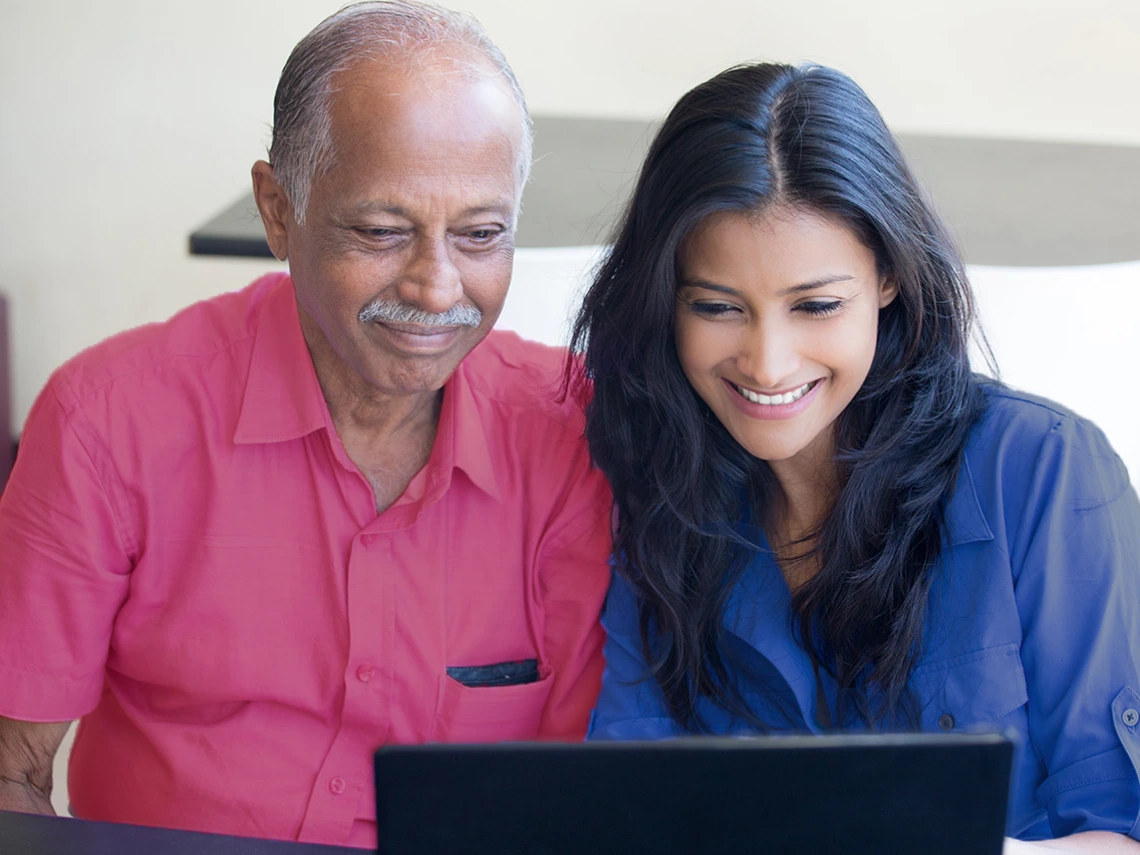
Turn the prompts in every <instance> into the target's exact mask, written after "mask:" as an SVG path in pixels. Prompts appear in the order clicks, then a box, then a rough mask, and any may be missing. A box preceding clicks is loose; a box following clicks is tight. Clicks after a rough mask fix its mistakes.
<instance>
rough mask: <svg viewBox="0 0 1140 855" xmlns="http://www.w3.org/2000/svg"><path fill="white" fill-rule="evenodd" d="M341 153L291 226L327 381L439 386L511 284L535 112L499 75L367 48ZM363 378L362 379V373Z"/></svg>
mask: <svg viewBox="0 0 1140 855" xmlns="http://www.w3.org/2000/svg"><path fill="white" fill-rule="evenodd" d="M334 85H335V87H336V89H337V93H336V95H335V96H334V100H333V104H332V107H331V118H332V138H333V145H334V154H333V162H332V166H331V168H329V169H328V170H327V171H326V172H325V173H324V174H322V175H320V176H318V177H317V178H316V179H315V180H314V182H313V187H312V193H311V196H310V201H309V206H308V210H307V211H306V216H305V224H304V226H298V225H297V224H296V223H295V222H291V223H289V225H288V228H287V236H288V245H287V252H288V256H289V265H290V272H291V274H292V277H293V283H294V286H295V288H296V293H297V303H298V306H299V309H300V315H301V325H302V328H303V329H304V332H305V338H306V341H307V342H308V345H309V349H310V351H311V352H312V354H313V360H314V363H315V364H316V365H317V369H318V373H319V374H320V375H321V379H322V383H323V384H324V385H325V386H326V394H328V391H329V389H328V383H329V380H330V379H332V378H330V377H329V376H328V375H329V372H332V374H333V375H334V378H335V380H334V382H339V383H344V384H347V387H348V388H349V389H353V388H355V389H357V390H361V391H363V392H365V393H368V392H370V391H373V390H374V391H376V392H380V393H381V394H383V395H397V396H398V395H415V394H417V393H424V392H432V391H435V390H438V389H440V388H441V387H442V386H443V384H444V382H445V381H446V380H447V378H448V377H449V376H450V375H451V373H452V372H453V371H454V370H455V367H456V366H457V365H458V364H459V362H460V361H461V360H462V359H463V357H465V356H466V355H467V354H468V353H469V352H470V351H471V349H472V348H473V347H474V346H475V345H476V344H478V343H479V341H480V340H481V339H482V338H483V336H485V335H486V334H487V332H488V331H489V330H490V329H491V327H492V325H493V324H494V323H495V320H496V319H497V318H498V316H499V312H500V310H501V309H502V306H503V301H504V299H505V298H506V295H507V286H508V285H509V284H510V278H511V263H512V260H513V256H514V226H515V216H516V212H517V210H518V203H519V196H520V193H521V190H522V187H521V174H520V163H519V155H520V151H521V147H522V140H521V133H522V119H521V115H520V112H519V107H518V104H517V103H516V101H515V99H514V96H513V95H512V94H511V92H510V91H509V90H508V89H507V88H506V85H505V84H504V83H503V82H502V80H501V78H499V77H497V76H491V75H487V76H480V77H475V78H472V77H471V76H470V74H469V73H467V72H464V71H461V70H459V69H458V68H456V67H453V66H450V65H445V66H442V67H438V68H431V67H428V68H421V69H415V70H402V69H396V70H393V69H392V68H391V67H387V66H384V65H381V64H378V63H375V62H364V63H361V64H359V65H357V66H355V67H354V68H352V69H350V70H349V71H347V72H344V73H343V74H341V75H340V76H338V77H337V78H336V79H335V81H334ZM360 381H363V383H364V385H363V386H362V385H361V383H360Z"/></svg>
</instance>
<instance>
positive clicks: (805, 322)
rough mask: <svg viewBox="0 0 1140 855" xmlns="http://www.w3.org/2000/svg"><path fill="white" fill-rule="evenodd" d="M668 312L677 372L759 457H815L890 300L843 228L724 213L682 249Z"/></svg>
mask: <svg viewBox="0 0 1140 855" xmlns="http://www.w3.org/2000/svg"><path fill="white" fill-rule="evenodd" d="M678 260H679V262H680V274H681V276H680V282H681V284H680V289H679V290H678V292H677V304H676V342H677V356H678V357H679V359H680V362H681V367H682V368H683V369H684V371H685V376H686V377H688V379H689V382H690V383H692V385H693V388H694V389H695V390H696V391H697V394H699V395H700V396H701V397H702V398H703V399H704V401H705V403H706V404H708V405H709V408H710V409H711V410H712V411H713V412H714V413H715V414H716V416H717V418H719V419H720V420H721V422H722V423H723V424H724V426H725V427H726V428H727V429H728V431H729V433H731V434H732V435H733V437H735V438H736V441H737V442H739V443H740V444H741V445H742V446H744V448H745V449H747V450H748V451H749V452H750V453H751V454H752V455H754V456H755V457H758V458H760V459H761V460H767V461H769V462H773V463H774V462H776V461H796V460H799V461H801V462H806V461H811V460H821V459H823V458H824V457H825V456H828V455H830V454H831V453H832V452H833V451H834V448H835V445H834V439H833V425H834V423H835V420H836V418H837V417H838V416H839V414H840V413H841V412H843V409H844V408H845V407H846V406H847V405H848V404H849V403H850V402H851V399H852V398H854V397H855V393H856V392H858V391H859V387H860V386H862V385H863V381H864V380H865V379H866V377H867V372H868V371H869V370H870V368H871V360H872V358H873V357H874V355H875V337H876V333H877V331H878V320H879V309H881V308H882V307H883V306H886V305H887V304H888V303H889V302H890V301H891V300H892V299H894V297H895V294H896V293H897V288H896V287H895V286H894V285H893V284H892V283H889V282H888V283H884V282H883V280H882V278H881V277H880V276H879V273H878V270H877V266H876V264H875V257H874V254H873V253H872V252H871V250H870V249H868V248H867V247H866V246H864V245H863V244H862V243H860V241H859V240H858V239H857V238H856V237H855V235H854V234H853V233H852V232H851V230H850V229H848V228H846V227H845V226H843V225H840V224H839V223H838V222H836V221H835V220H831V219H827V218H824V217H821V216H819V215H817V214H814V213H811V212H809V211H806V210H803V209H798V208H778V209H774V210H772V211H771V212H767V213H765V214H763V215H760V216H758V215H754V214H743V213H740V214H738V213H725V214H717V215H714V216H712V217H710V218H709V219H708V220H706V221H705V222H704V223H703V224H702V225H701V226H700V227H699V228H698V229H697V230H696V231H695V232H694V233H693V234H692V235H691V236H690V237H689V239H688V240H687V241H686V242H685V243H684V245H683V246H682V249H681V252H680V256H679V259H678Z"/></svg>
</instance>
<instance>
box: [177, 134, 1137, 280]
mask: <svg viewBox="0 0 1140 855" xmlns="http://www.w3.org/2000/svg"><path fill="white" fill-rule="evenodd" d="M656 127H657V125H656V124H655V123H652V122H645V121H628V120H618V119H567V118H557V117H551V116H536V117H535V118H534V129H535V140H534V155H535V162H534V170H533V172H532V174H531V179H530V183H529V184H527V187H526V191H525V192H524V194H523V212H522V216H521V217H520V218H519V228H518V235H517V242H518V245H519V246H520V247H542V246H580V245H593V244H597V243H603V242H605V240H606V236H607V235H608V233H609V231H610V229H611V227H612V225H613V223H614V221H615V220H616V219H617V216H618V215H619V213H620V211H621V207H622V205H623V204H624V202H625V199H626V196H627V195H628V193H629V191H630V189H631V188H632V185H633V181H634V179H635V178H636V175H637V169H638V167H639V166H640V163H641V159H642V157H643V155H644V153H645V150H646V149H647V148H648V146H649V143H650V141H651V139H652V134H653V132H654V130H655V129H656ZM899 141H900V143H901V144H902V147H903V149H904V151H905V152H906V155H907V157H908V159H909V160H910V163H911V165H912V167H913V168H914V171H915V173H916V174H917V175H918V177H919V180H920V181H921V182H922V183H923V185H924V186H925V187H926V188H927V191H928V192H929V193H930V195H931V197H932V198H933V200H934V202H935V205H936V206H937V207H938V209H939V211H941V212H942V215H943V217H944V218H945V219H946V221H947V223H949V225H950V227H951V229H952V231H953V232H954V233H955V235H956V236H957V238H958V241H959V243H960V244H961V247H962V250H963V254H964V255H965V258H966V261H968V262H970V263H972V264H995V265H1008V266H1017V267H1022V266H1050V265H1069V264H1100V263H1106V262H1114V261H1133V260H1137V259H1140V147H1134V146H1108V145H1083V144H1075V143H1047V142H1024V141H1015V140H986V139H971V138H965V137H961V138H958V137H935V136H915V135H903V136H900V138H899ZM190 251H191V253H195V254H200V255H242V256H264V257H266V258H268V257H270V253H269V248H268V247H267V246H266V244H265V235H264V232H263V231H262V227H261V221H260V219H259V218H258V215H257V209H256V207H255V206H254V204H253V196H252V194H247V195H246V196H244V197H242V198H241V199H239V200H238V201H237V202H235V203H234V204H232V205H231V206H230V207H229V208H227V209H226V210H225V211H223V212H222V213H221V214H219V215H218V216H216V217H215V218H214V219H212V220H210V222H208V223H206V224H205V225H203V226H202V227H201V228H200V229H198V230H197V231H195V232H194V233H193V234H192V235H191V236H190Z"/></svg>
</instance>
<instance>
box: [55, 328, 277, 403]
mask: <svg viewBox="0 0 1140 855" xmlns="http://www.w3.org/2000/svg"><path fill="white" fill-rule="evenodd" d="M256 337H257V334H256V333H250V334H248V335H246V336H243V337H242V338H240V339H234V340H232V341H229V342H227V343H226V344H224V345H221V346H219V347H216V348H214V349H213V350H208V351H203V352H201V353H171V354H167V355H165V356H163V357H161V358H160V359H156V360H155V361H153V362H149V363H147V364H146V365H143V366H140V367H138V368H133V369H131V370H129V371H123V372H122V373H120V374H116V375H115V376H114V377H111V378H110V379H108V380H104V381H103V382H101V383H97V384H94V385H91V386H84V387H83V389H82V391H81V392H80V391H79V390H77V389H76V387H75V385H74V384H73V383H72V380H71V377H70V376H69V375H70V374H71V373H72V372H67V371H64V372H61V373H60V375H59V377H60V381H61V382H63V383H65V384H66V385H67V388H68V390H69V391H70V392H71V393H72V395H73V396H74V403H73V405H72V406H71V407H70V408H68V407H67V406H65V405H64V404H63V402H62V401H61V402H60V407H61V408H62V409H63V410H64V412H66V413H68V414H69V415H70V413H71V410H74V409H79V408H80V407H81V405H83V404H85V403H86V402H87V401H89V400H90V399H91V398H93V397H95V396H96V395H97V394H98V393H99V392H101V391H102V390H104V389H106V388H107V387H108V386H113V385H115V384H116V383H119V382H121V381H123V380H126V379H128V378H130V377H134V376H136V375H138V374H145V373H147V372H151V371H155V370H157V369H158V368H160V367H162V366H164V365H166V364H167V363H170V362H173V361H174V360H180V359H203V358H207V357H212V356H217V355H218V354H219V353H223V352H225V351H227V350H232V349H233V348H235V347H237V346H239V345H242V344H245V343H246V342H249V341H251V340H253V339H255V338H256ZM247 375H248V372H247ZM247 379H248V378H247Z"/></svg>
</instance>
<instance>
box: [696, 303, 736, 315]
mask: <svg viewBox="0 0 1140 855" xmlns="http://www.w3.org/2000/svg"><path fill="white" fill-rule="evenodd" d="M689 308H690V309H692V311H693V312H695V313H696V314H698V315H704V316H705V317H718V316H720V315H727V314H730V313H732V312H735V311H737V309H736V306H734V305H732V304H731V303H689Z"/></svg>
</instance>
